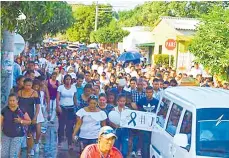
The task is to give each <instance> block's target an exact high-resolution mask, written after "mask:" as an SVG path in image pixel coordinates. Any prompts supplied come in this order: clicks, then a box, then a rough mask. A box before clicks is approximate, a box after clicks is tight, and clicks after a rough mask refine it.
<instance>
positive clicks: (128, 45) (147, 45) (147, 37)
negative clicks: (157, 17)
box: [118, 26, 154, 62]
mask: <svg viewBox="0 0 229 158" xmlns="http://www.w3.org/2000/svg"><path fill="white" fill-rule="evenodd" d="M122 29H123V30H127V31H129V32H130V34H129V35H128V36H126V37H124V38H123V42H122V43H119V47H118V48H119V50H121V51H122V52H123V51H124V49H125V50H127V51H128V50H141V52H144V53H145V54H146V55H145V57H147V58H148V61H149V62H151V58H152V52H153V46H154V40H153V33H152V28H150V27H145V26H135V27H123V28H122ZM139 46H143V47H141V48H140V47H139Z"/></svg>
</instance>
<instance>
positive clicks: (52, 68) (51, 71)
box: [47, 62, 57, 74]
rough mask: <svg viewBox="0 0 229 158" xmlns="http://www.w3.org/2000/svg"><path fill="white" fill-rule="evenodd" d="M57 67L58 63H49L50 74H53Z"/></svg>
mask: <svg viewBox="0 0 229 158" xmlns="http://www.w3.org/2000/svg"><path fill="white" fill-rule="evenodd" d="M55 67H57V65H56V63H54V64H53V63H51V62H49V63H48V65H47V71H48V73H50V74H52V73H53V71H54V68H55Z"/></svg>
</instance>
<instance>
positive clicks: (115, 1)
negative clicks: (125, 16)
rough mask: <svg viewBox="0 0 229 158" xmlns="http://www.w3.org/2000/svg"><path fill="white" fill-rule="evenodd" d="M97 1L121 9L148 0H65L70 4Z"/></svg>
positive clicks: (117, 9)
mask: <svg viewBox="0 0 229 158" xmlns="http://www.w3.org/2000/svg"><path fill="white" fill-rule="evenodd" d="M96 1H98V3H99V4H108V3H109V4H111V5H112V6H113V9H114V10H116V11H119V10H120V11H121V10H130V9H133V8H134V7H136V6H137V5H140V4H143V3H144V2H146V1H149V0H72V1H71V0H70V1H67V2H68V3H70V4H79V3H80V4H86V5H89V4H92V3H93V2H96Z"/></svg>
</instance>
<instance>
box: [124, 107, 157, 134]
mask: <svg viewBox="0 0 229 158" xmlns="http://www.w3.org/2000/svg"><path fill="white" fill-rule="evenodd" d="M155 118H156V114H155V113H150V112H142V111H136V110H124V111H122V113H121V121H120V126H121V127H126V128H133V129H139V130H144V131H152V129H153V122H154V119H155Z"/></svg>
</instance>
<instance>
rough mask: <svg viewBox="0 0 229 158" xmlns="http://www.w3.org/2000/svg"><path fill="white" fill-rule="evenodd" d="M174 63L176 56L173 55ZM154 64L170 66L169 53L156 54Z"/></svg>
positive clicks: (172, 60)
mask: <svg viewBox="0 0 229 158" xmlns="http://www.w3.org/2000/svg"><path fill="white" fill-rule="evenodd" d="M173 63H174V56H173V55H171V65H173ZM154 64H156V65H162V66H169V55H168V54H155V55H154Z"/></svg>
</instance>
